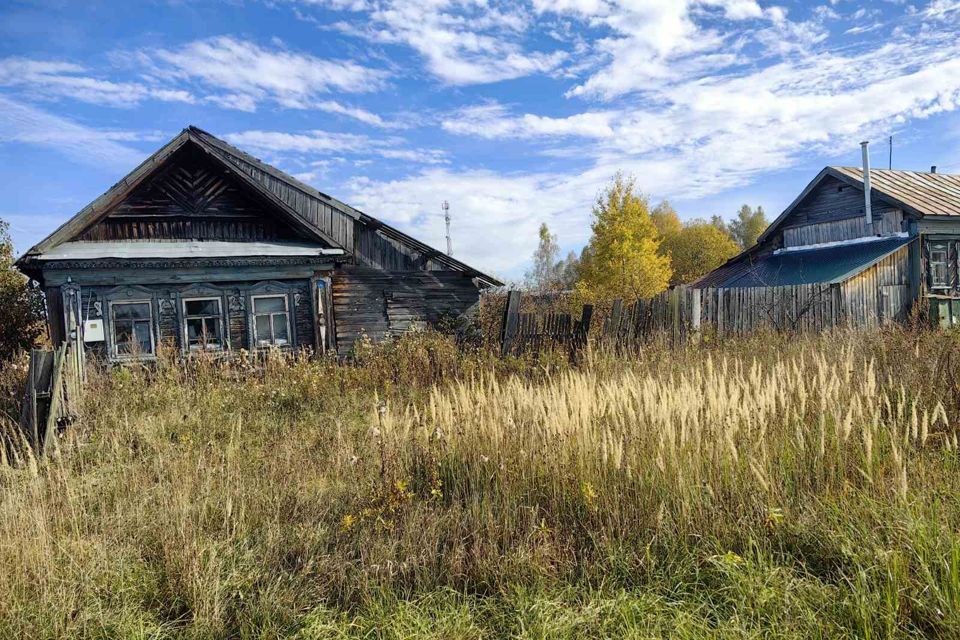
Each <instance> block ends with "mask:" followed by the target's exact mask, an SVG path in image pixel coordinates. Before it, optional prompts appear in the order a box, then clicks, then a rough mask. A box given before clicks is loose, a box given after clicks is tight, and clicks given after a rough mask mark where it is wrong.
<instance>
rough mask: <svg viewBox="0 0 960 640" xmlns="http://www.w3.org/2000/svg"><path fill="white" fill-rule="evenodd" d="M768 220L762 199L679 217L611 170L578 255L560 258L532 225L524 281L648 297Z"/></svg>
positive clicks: (686, 277)
mask: <svg viewBox="0 0 960 640" xmlns="http://www.w3.org/2000/svg"><path fill="white" fill-rule="evenodd" d="M768 224H769V223H768V222H767V218H766V214H765V212H764V210H763V207H756V208H752V207H750V206H749V205H746V204H745V205H743V206H742V207H740V210H739V211H738V212H737V214H736V216H735V217H734V218H733V219H732V220H730V221H727V220H725V219H723V218H722V217H721V216H718V215H714V216H712V217H711V218H710V219H709V220H705V219H700V218H696V219H692V220H688V221H686V222H683V221H681V220H680V216H679V215H678V214H677V211H676V210H675V209H674V208H673V206H671V204H670V203H669V202H668V201H666V200H664V201H662V202H660V203H659V204H657V205H656V206H655V207H651V206H650V200H649V198H648V197H647V196H646V195H644V194H642V193H641V192H639V191H638V190H637V187H636V181H635V179H633V178H628V177H625V176H623V175H622V174H617V175H616V176H614V178H613V180H612V181H611V183H610V184H609V185H608V186H607V187H606V189H604V191H603V192H602V193H601V194H600V196H599V197H598V198H597V202H596V203H595V204H594V207H593V221H592V224H591V236H590V241H589V242H588V243H587V245H586V246H585V247H584V248H583V251H582V252H581V253H580V255H579V256H577V255H576V254H575V253H574V252H572V251H571V252H569V253H568V254H567V257H566V258H560V255H561V251H560V245H559V244H558V242H557V236H556V235H554V234H553V233H551V232H550V229H549V228H548V227H547V225H546V223H543V224H541V225H540V230H539V243H538V245H537V249H536V251H535V252H534V254H533V262H532V265H531V268H530V270H529V271H528V272H527V273H526V277H525V285H526V287H527V288H529V289H531V290H533V291H536V292H538V293H550V292H558V291H575V292H576V293H577V294H578V295H579V296H580V297H581V298H583V299H584V300H600V299H610V298H624V299H628V300H636V299H637V298H642V297H649V296H652V295H655V294H657V293H659V292H661V291H663V290H664V289H666V288H667V287H668V286H673V285H677V284H683V283H687V282H691V281H693V280H696V279H697V278H699V277H700V276H702V275H704V274H706V273H709V272H710V271H712V270H714V269H716V268H717V267H719V266H720V265H722V264H723V263H724V262H726V261H727V260H729V259H730V258H732V257H733V256H735V255H737V253H739V252H740V251H743V250H745V249H748V248H750V247H751V246H753V245H754V244H756V242H757V238H759V237H760V234H761V233H763V230H764V229H766V228H767V225H768Z"/></svg>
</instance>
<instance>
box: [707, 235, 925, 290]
mask: <svg viewBox="0 0 960 640" xmlns="http://www.w3.org/2000/svg"><path fill="white" fill-rule="evenodd" d="M914 239H915V238H910V237H902V236H897V237H893V238H882V239H877V240H870V241H867V242H854V243H843V244H836V245H833V246H824V247H820V248H811V249H795V250H792V251H791V250H788V251H780V252H779V253H774V254H770V255H766V256H762V257H756V258H753V260H752V261H751V262H750V263H749V266H747V265H740V266H741V268H740V269H737V270H736V271H735V272H734V273H732V274H731V277H730V278H728V279H727V280H726V281H725V282H723V283H722V284H721V283H711V284H710V286H713V287H723V288H728V287H729V288H745V287H779V286H784V285H793V284H814V283H822V284H833V283H837V282H842V281H844V280H846V279H848V278H851V277H853V276H855V275H857V274H858V273H860V272H861V271H864V270H865V269H867V268H869V267H871V266H873V265H874V264H876V263H877V262H879V261H880V260H882V259H883V258H885V257H887V256H888V255H890V254H891V253H893V252H894V251H896V250H897V249H899V248H901V247H903V246H905V245H907V244H909V243H910V242H912V241H913V240H914Z"/></svg>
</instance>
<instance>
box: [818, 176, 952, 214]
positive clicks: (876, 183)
mask: <svg viewBox="0 0 960 640" xmlns="http://www.w3.org/2000/svg"><path fill="white" fill-rule="evenodd" d="M831 169H834V170H835V171H837V172H839V173H842V174H843V175H845V176H847V177H849V178H852V179H853V180H855V181H857V183H859V184H860V186H861V187H862V186H863V170H862V169H861V168H859V167H831ZM870 187H871V189H872V190H875V191H877V192H878V193H879V194H880V195H881V196H886V197H888V198H890V199H893V200H895V201H898V202H899V203H900V204H903V205H906V206H907V207H909V208H911V209H913V210H914V211H915V212H916V213H919V214H920V215H925V216H960V176H958V175H950V174H947V173H929V172H921V171H899V170H892V171H891V170H888V169H871V170H870Z"/></svg>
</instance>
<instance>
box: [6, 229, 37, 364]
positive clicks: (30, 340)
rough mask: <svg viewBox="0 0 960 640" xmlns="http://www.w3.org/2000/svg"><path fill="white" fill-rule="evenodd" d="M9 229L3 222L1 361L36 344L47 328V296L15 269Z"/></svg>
mask: <svg viewBox="0 0 960 640" xmlns="http://www.w3.org/2000/svg"><path fill="white" fill-rule="evenodd" d="M9 229H10V225H9V224H8V223H6V222H4V221H3V220H0V360H6V359H7V358H9V357H10V356H12V355H13V354H14V353H16V352H17V351H19V350H21V349H29V348H30V347H32V346H34V345H36V343H37V340H38V339H39V338H40V336H41V335H42V334H43V329H44V326H43V325H44V323H43V320H44V304H43V296H42V294H41V292H40V290H39V289H37V288H36V287H34V286H32V285H31V283H30V281H29V280H27V278H25V277H24V276H23V274H21V273H20V272H19V271H17V270H16V269H15V268H14V267H13V263H14V261H15V259H14V255H13V242H12V241H11V240H10V233H9Z"/></svg>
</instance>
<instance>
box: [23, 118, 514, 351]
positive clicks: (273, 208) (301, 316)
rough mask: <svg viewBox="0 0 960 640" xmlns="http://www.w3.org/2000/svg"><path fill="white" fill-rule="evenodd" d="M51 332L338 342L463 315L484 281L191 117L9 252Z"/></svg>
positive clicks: (188, 345) (139, 345)
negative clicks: (54, 225) (32, 284)
mask: <svg viewBox="0 0 960 640" xmlns="http://www.w3.org/2000/svg"><path fill="white" fill-rule="evenodd" d="M17 266H18V267H19V268H20V269H21V270H22V271H23V272H24V273H25V274H27V275H28V276H30V277H31V278H33V279H34V280H36V281H38V282H39V283H40V285H41V287H42V288H43V291H44V292H45V294H46V302H47V310H48V323H49V331H50V336H51V339H52V340H53V342H54V343H55V344H57V343H60V342H62V341H64V340H65V339H67V338H72V339H74V340H76V341H78V342H80V343H82V344H84V345H85V351H86V352H88V353H95V354H98V355H99V356H101V357H103V358H105V359H107V360H110V361H118V360H124V359H129V358H150V357H152V356H154V355H155V354H156V353H157V347H158V344H160V343H161V342H163V341H167V342H169V343H172V344H175V345H176V346H177V347H178V348H179V349H181V350H182V351H183V352H185V353H187V352H190V351H196V350H239V349H255V348H259V347H267V346H277V347H282V348H298V347H309V348H312V349H315V350H317V351H327V350H333V351H336V352H338V353H341V354H344V353H347V352H348V351H349V350H350V348H351V346H352V345H353V343H354V341H355V340H356V339H357V338H358V336H360V335H362V334H365V335H368V336H370V337H371V338H372V339H374V340H379V339H383V338H385V337H387V336H390V335H394V334H397V333H399V332H402V331H405V330H407V329H409V328H411V327H415V326H419V325H425V324H430V323H434V322H437V321H438V320H440V319H441V318H444V317H453V316H459V315H461V314H464V313H465V312H467V311H468V310H469V309H470V308H471V307H472V306H473V305H475V304H476V303H477V301H478V299H479V293H480V290H481V289H482V288H484V287H487V286H492V285H499V284H500V283H499V282H498V281H497V279H496V278H493V277H491V276H489V275H486V274H484V273H481V272H480V271H477V270H476V269H474V268H472V267H470V266H468V265H466V264H464V263H463V262H460V261H459V260H456V259H454V258H452V257H450V256H448V255H446V254H444V253H442V252H440V251H437V250H436V249H433V248H431V247H429V246H427V245H426V244H424V243H422V242H419V241H417V240H415V239H413V238H411V237H410V236H408V235H407V234H405V233H402V232H401V231H399V230H397V229H395V228H394V227H391V226H390V225H388V224H385V223H383V222H381V221H379V220H377V219H375V218H373V217H371V216H369V215H367V214H365V213H363V212H361V211H359V210H357V209H354V208H353V207H351V206H349V205H346V204H344V203H342V202H340V201H339V200H336V199H334V198H332V197H330V196H328V195H327V194H325V193H322V192H320V191H317V190H316V189H314V188H313V187H310V186H308V185H306V184H304V183H302V182H300V181H298V180H296V179H294V178H293V177H291V176H289V175H287V174H285V173H283V172H282V171H279V170H277V169H276V168H274V167H272V166H270V165H268V164H266V163H264V162H262V161H260V160H258V159H256V158H254V157H252V156H250V155H248V154H246V153H244V152H242V151H240V150H239V149H236V148H235V147H233V146H231V145H229V144H227V143H226V142H224V141H223V140H220V139H218V138H216V137H214V136H213V135H211V134H209V133H207V132H205V131H202V130H200V129H198V128H196V127H188V128H187V129H184V130H183V131H182V132H181V133H180V134H179V135H178V136H176V137H175V138H174V139H173V140H171V141H170V142H169V143H167V144H166V145H164V146H163V147H162V148H161V149H160V150H159V151H157V152H156V153H154V154H153V155H152V156H150V157H149V158H148V159H147V160H146V161H144V162H143V163H142V164H141V165H140V166H139V167H137V168H136V169H134V170H133V171H132V172H131V173H130V174H129V175H127V176H126V177H125V178H123V179H122V180H121V181H120V182H118V183H117V184H116V185H114V186H113V187H112V188H110V189H109V190H108V191H107V192H106V193H104V194H103V195H102V196H100V197H99V198H97V199H96V200H95V201H94V202H92V203H91V204H90V205H88V206H87V207H85V208H84V209H83V210H82V211H80V212H79V213H78V214H77V215H75V216H74V217H73V218H71V219H70V220H68V221H67V222H66V223H65V224H63V225H62V226H61V227H60V228H59V229H57V230H56V231H54V232H53V233H52V234H50V235H49V236H48V237H47V238H45V239H44V240H43V241H41V242H40V243H39V244H37V245H36V246H34V247H33V248H32V249H30V250H29V251H28V252H27V253H26V254H25V255H24V256H23V257H22V258H20V260H19V261H18V263H17Z"/></svg>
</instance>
